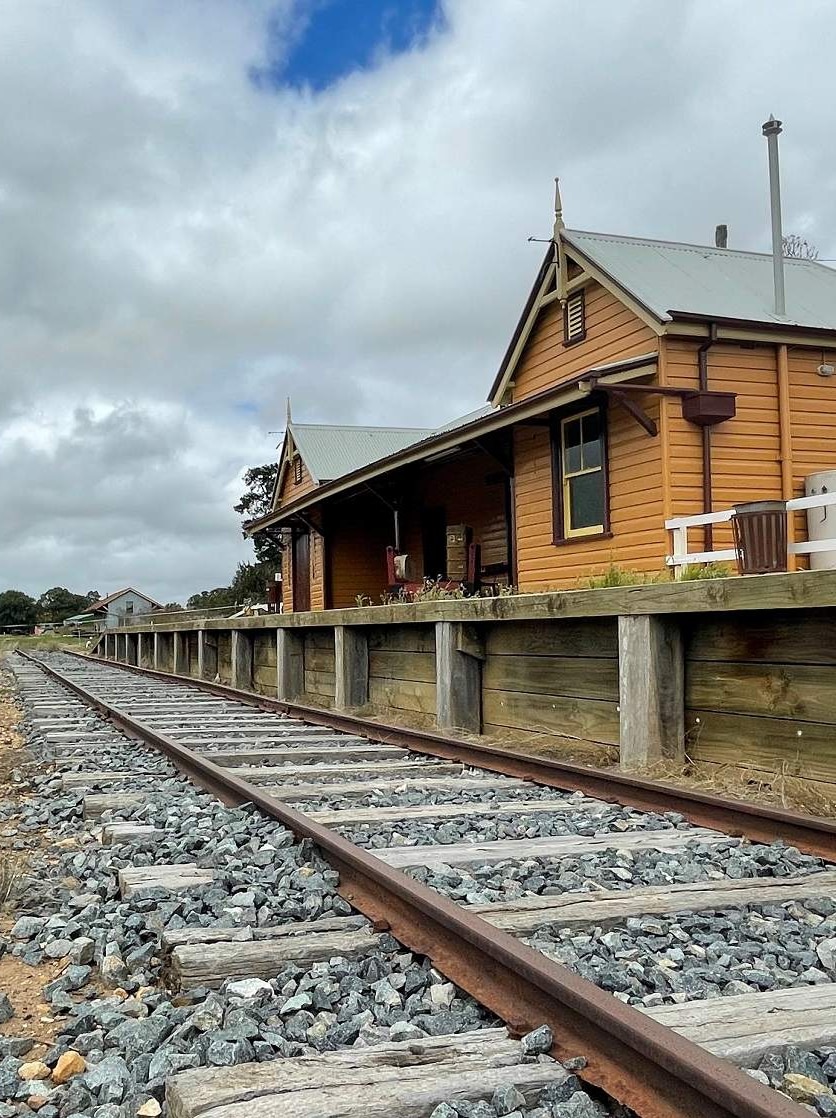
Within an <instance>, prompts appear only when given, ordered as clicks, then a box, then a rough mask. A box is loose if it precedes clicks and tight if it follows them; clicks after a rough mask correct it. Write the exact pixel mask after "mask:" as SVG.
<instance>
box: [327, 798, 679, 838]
mask: <svg viewBox="0 0 836 1118" xmlns="http://www.w3.org/2000/svg"><path fill="white" fill-rule="evenodd" d="M577 799H582V798H581V797H577ZM566 802H567V803H569V804H571V802H572V797H566ZM587 804H588V801H587ZM674 828H676V829H678V830H687V829H688V824H686V823H684V822H683V819H682V816H681V815H678V814H677V813H674V812H671V813H670V814H669V815H660V814H656V813H654V812H642V811H636V810H634V809H633V808H623V807H620V806H618V805H615V804H600V805H599V806H597V807H596V808H595V809H594V810H590V808H589V807H588V806H587V805H585V806H584V807H583V808H579V809H578V810H576V811H559V812H556V811H552V812H550V811H537V810H536V809H534V810H532V809H527V810H526V811H525V812H524V813H515V812H503V814H502V815H498V816H494V817H491V818H485V817H479V816H470V817H467V816H465V817H463V818H461V819H440V820H438V821H437V822H432V821H431V820H419V821H410V820H409V819H404V820H403V821H398V822H397V823H387V824H383V825H380V824H376V823H374V824H371V823H370V824H362V825H359V826H348V827H338V828H336V829H337V830H338V831H339V832H340V834H342V835H344V836H345V838H347V839H349V840H350V841H351V842H353V843H355V844H356V845H357V846H364V847H367V848H369V849H372V850H374V849H379V848H381V847H385V846H439V845H453V844H455V843H460V842H494V841H497V840H502V839H526V838H545V837H547V836H559V835H587V836H590V837H593V836H595V835H606V834H611V833H612V832H631V831H664V830H672V829H674Z"/></svg>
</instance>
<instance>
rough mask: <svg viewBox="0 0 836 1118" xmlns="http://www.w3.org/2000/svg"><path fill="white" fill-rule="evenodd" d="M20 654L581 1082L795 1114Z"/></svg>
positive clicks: (678, 1114) (709, 1109) (736, 1110)
mask: <svg viewBox="0 0 836 1118" xmlns="http://www.w3.org/2000/svg"><path fill="white" fill-rule="evenodd" d="M23 655H25V656H26V658H27V659H28V660H31V661H32V662H33V663H35V664H37V665H38V666H39V667H40V668H41V669H42V670H43V671H44V672H45V673H46V674H47V675H48V676H50V677H51V678H53V679H54V680H56V681H57V682H59V683H61V684H63V685H64V686H65V687H67V688H68V689H69V690H70V691H72V692H73V693H75V694H76V695H78V696H79V697H80V698H82V699H83V700H84V701H85V702H87V703H89V704H90V705H91V706H93V707H94V708H95V709H96V710H98V711H99V712H100V713H102V714H103V715H105V716H106V717H108V718H109V719H110V720H111V722H112V723H113V724H114V726H116V727H117V728H118V729H120V730H122V731H123V732H124V733H126V734H128V735H130V736H132V737H136V738H139V739H140V740H142V741H144V742H146V743H147V744H149V745H151V746H154V747H155V748H157V749H158V750H160V751H161V752H162V753H164V754H165V755H166V756H167V757H169V758H170V759H171V761H172V762H173V763H174V764H175V765H176V766H177V767H178V769H179V770H180V771H181V772H183V773H184V774H186V775H187V776H189V778H190V779H191V780H192V781H193V782H194V783H196V784H197V785H199V786H200V787H202V788H204V789H206V790H207V791H209V792H211V793H213V794H214V795H217V796H219V797H220V798H221V799H222V800H223V801H224V802H225V803H228V804H242V803H252V804H253V805H254V806H255V807H257V808H259V809H260V810H261V811H263V812H264V813H265V814H267V815H269V816H271V817H272V818H274V819H276V820H278V821H279V822H281V823H283V824H284V825H285V826H286V827H288V828H289V829H290V830H292V831H293V832H294V833H295V834H296V835H297V836H299V837H302V838H308V839H310V840H311V841H312V842H313V843H315V844H316V845H317V846H318V847H319V848H320V849H321V850H322V851H323V852H324V854H325V855H326V857H327V859H328V861H329V862H330V863H331V865H332V866H333V867H334V868H335V869H337V870H338V871H339V874H340V893H341V895H342V896H343V897H345V899H346V900H347V901H349V902H350V903H351V904H352V905H353V906H354V907H355V908H357V909H358V910H359V911H360V912H362V913H364V914H365V915H366V916H368V917H369V918H370V919H371V920H372V921H373V922H374V925H375V927H376V928H377V929H378V930H386V929H388V930H389V931H391V933H392V935H394V936H395V938H396V939H398V940H399V941H400V942H401V943H403V944H405V945H406V946H407V947H408V948H409V949H410V950H411V951H414V952H416V953H419V954H422V955H425V956H427V957H428V958H429V959H430V960H431V962H432V963H433V965H434V966H436V967H437V968H438V969H439V970H440V971H441V972H442V973H443V974H445V975H446V976H447V977H448V978H449V979H451V980H452V981H453V982H455V983H456V984H457V985H459V986H460V987H462V988H463V989H464V990H466V991H467V992H468V993H469V994H471V995H472V996H473V997H474V998H476V999H477V1000H478V1001H479V1002H480V1003H481V1004H482V1005H484V1006H486V1007H487V1008H488V1009H490V1010H491V1011H492V1012H494V1013H496V1014H497V1016H498V1017H500V1018H501V1019H502V1020H503V1021H504V1022H505V1023H506V1024H507V1026H508V1027H509V1029H510V1030H511V1031H512V1032H515V1033H518V1034H522V1033H525V1032H527V1031H529V1030H531V1029H534V1028H537V1027H538V1026H540V1025H542V1024H544V1023H545V1024H548V1025H549V1026H550V1027H551V1029H552V1031H553V1033H554V1037H555V1044H554V1048H553V1050H552V1051H553V1054H554V1055H555V1056H556V1057H557V1058H558V1059H567V1058H570V1057H572V1056H578V1055H583V1056H584V1057H586V1059H587V1061H588V1062H587V1065H586V1067H585V1068H584V1069H583V1070H582V1071H580V1072H579V1074H580V1075H581V1077H582V1078H583V1079H584V1080H585V1081H586V1082H587V1083H589V1084H592V1085H593V1086H596V1087H599V1088H601V1089H602V1090H604V1091H606V1092H607V1094H608V1095H610V1096H611V1097H612V1098H614V1099H616V1100H618V1101H619V1102H621V1103H623V1104H625V1105H627V1106H629V1107H631V1108H632V1109H633V1110H635V1111H636V1112H637V1113H638V1114H639V1115H641V1116H642V1118H799V1115H800V1114H801V1111H800V1109H799V1108H798V1107H797V1106H796V1104H795V1103H793V1102H792V1101H791V1100H789V1099H788V1098H786V1097H785V1096H783V1095H780V1094H778V1093H777V1092H775V1091H773V1090H772V1089H771V1088H768V1087H765V1086H763V1085H762V1084H760V1083H757V1082H755V1081H753V1080H752V1079H751V1078H750V1077H749V1076H747V1075H746V1074H745V1073H744V1072H742V1071H740V1070H739V1069H738V1068H736V1067H735V1066H734V1065H733V1064H731V1063H728V1062H726V1061H724V1060H721V1059H719V1058H718V1057H716V1056H713V1055H712V1054H711V1053H710V1052H708V1051H706V1050H705V1049H704V1048H701V1047H699V1046H698V1045H696V1044H694V1043H692V1042H691V1041H689V1040H686V1039H685V1038H684V1037H682V1036H679V1035H678V1034H677V1033H675V1032H673V1031H672V1030H670V1029H668V1028H666V1027H665V1026H662V1025H659V1024H658V1023H657V1022H655V1021H653V1020H652V1019H650V1018H648V1017H646V1016H645V1015H644V1014H642V1013H641V1012H640V1011H639V1010H637V1009H634V1008H633V1007H632V1006H629V1005H626V1004H625V1003H623V1002H621V1001H619V1000H618V999H617V998H615V997H613V996H612V995H611V994H608V993H606V992H605V991H603V990H600V989H598V987H596V986H595V985H593V984H592V983H591V982H588V981H587V980H585V979H582V978H579V977H578V976H577V975H574V974H573V973H572V972H571V971H569V970H568V969H567V968H566V967H563V966H561V965H559V964H557V963H554V962H552V961H550V960H548V959H546V958H545V957H544V956H543V955H541V954H540V953H539V952H537V951H535V950H534V949H532V948H530V947H528V946H526V945H525V944H523V943H521V942H519V941H518V940H516V939H515V938H513V937H512V936H510V935H508V934H507V933H506V932H503V931H500V930H499V929H497V928H494V927H493V926H492V925H490V924H488V923H487V922H486V921H484V920H482V919H481V918H480V917H478V916H475V915H473V914H472V913H469V912H468V911H467V910H466V909H464V908H461V907H459V906H458V905H456V904H455V903H454V902H453V901H451V900H449V899H448V898H446V897H443V896H441V895H440V894H438V893H436V892H434V891H433V890H431V889H429V888H427V887H426V886H424V885H421V884H420V883H419V882H417V881H415V880H413V879H412V878H410V877H409V876H407V875H406V874H405V873H403V872H401V871H400V870H396V869H393V868H391V867H390V866H387V865H386V864H385V863H383V862H381V861H380V860H379V859H377V858H375V857H374V855H372V854H369V853H368V852H367V851H365V850H363V849H362V848H360V847H358V846H355V845H354V844H353V843H351V842H349V841H348V840H347V839H345V838H343V837H341V836H340V835H338V834H336V833H335V832H334V831H332V830H330V829H329V828H327V827H324V826H322V825H320V824H318V823H315V822H313V821H312V820H310V819H309V818H307V816H305V815H304V814H303V813H302V812H300V811H297V810H296V809H294V808H291V807H289V806H287V805H286V804H283V803H280V802H279V801H277V800H274V799H273V798H272V797H271V796H270V795H268V794H267V793H265V792H264V791H262V790H261V789H260V788H258V787H256V786H253V785H250V784H248V783H246V782H245V781H243V780H241V779H240V778H237V777H234V776H232V775H230V773H229V772H228V770H225V769H223V768H221V767H220V766H218V765H215V764H213V763H212V762H211V761H207V760H206V759H205V758H203V757H201V756H200V755H199V754H197V753H195V752H194V751H193V750H191V749H188V748H186V747H185V746H183V745H180V744H179V743H178V742H176V741H174V740H172V739H171V738H169V737H167V736H166V735H164V734H161V733H159V732H157V731H155V730H153V729H151V728H150V727H148V726H145V725H144V724H143V723H141V722H140V721H138V720H136V719H134V718H133V717H131V715H130V714H128V713H127V712H126V711H124V710H121V709H119V708H118V707H116V706H112V705H110V704H109V703H106V702H104V701H103V700H102V699H100V698H98V697H97V696H96V695H95V694H93V693H91V692H90V691H88V690H87V689H86V688H84V687H82V686H81V685H80V684H79V683H76V682H75V681H74V680H72V679H71V678H69V677H68V676H66V675H64V674H63V673H62V672H59V671H57V670H56V669H55V668H53V667H51V666H50V665H48V664H45V663H44V662H42V661H40V660H37V659H36V658H35V657H32V656H29V655H28V654H26V653H24V654H23ZM90 659H92V660H94V662H96V663H98V664H99V665H101V664H102V661H101V660H100V659H97V658H90ZM160 674H162V675H164V676H165V674H166V673H160ZM166 678H172V677H170V676H166ZM178 678H180V679H182V680H183V681H185V677H178Z"/></svg>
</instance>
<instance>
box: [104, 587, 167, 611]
mask: <svg viewBox="0 0 836 1118" xmlns="http://www.w3.org/2000/svg"><path fill="white" fill-rule="evenodd" d="M123 594H136V596H137V598H144V599H145V601H146V602H150V603H151V605H152V606H156V607H157V608H158V609H162V608H163V607H162V606H161V605H160V603H159V602H157V601H155V600H154V599H153V598H149V597H148V595H147V594H143V593H142V592H141V591H139V590H134V588H133V587H132V586H126V587H124V588H123V589H122V590H114V592H113V593H112V594H108V595H107V597H106V598H99V600H98V602H91V603H90V605H89V606H88V607H87V609H88V610H91V611H92V610H99V609H107V607H108V606H109V605H110V603H111V602H112V601H113V600H114V599H115V598H121V597H122V595H123Z"/></svg>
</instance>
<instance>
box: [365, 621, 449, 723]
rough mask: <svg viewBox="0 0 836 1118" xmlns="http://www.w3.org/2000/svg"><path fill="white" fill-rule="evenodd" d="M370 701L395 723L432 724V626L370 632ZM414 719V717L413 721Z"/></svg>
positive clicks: (434, 686)
mask: <svg viewBox="0 0 836 1118" xmlns="http://www.w3.org/2000/svg"><path fill="white" fill-rule="evenodd" d="M369 702H370V703H371V705H372V706H373V707H374V708H375V711H376V713H378V714H380V715H381V716H382V717H384V718H386V719H389V720H391V721H392V722H397V721H398V719H399V715H402V713H403V712H409V714H410V720H411V721H413V722H414V721H416V720H417V721H418V722H420V723H422V724H425V725H427V726H432V725H434V724H435V713H436V685H435V630H434V627H433V626H431V625H415V626H413V625H409V626H407V625H404V626H390V627H389V628H380V629H372V630H371V632H370V633H369ZM416 716H417V718H416Z"/></svg>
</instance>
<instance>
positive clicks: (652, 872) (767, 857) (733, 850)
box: [407, 839, 825, 904]
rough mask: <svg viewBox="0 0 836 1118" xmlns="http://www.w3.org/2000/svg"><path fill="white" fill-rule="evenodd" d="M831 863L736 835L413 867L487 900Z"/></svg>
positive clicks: (466, 896) (461, 897)
mask: <svg viewBox="0 0 836 1118" xmlns="http://www.w3.org/2000/svg"><path fill="white" fill-rule="evenodd" d="M824 868H825V863H824V862H823V861H822V859H820V858H815V857H812V856H811V855H808V854H802V853H801V852H800V851H799V850H796V849H795V848H794V847H791V846H786V845H784V844H783V843H780V842H775V843H770V844H767V843H747V842H745V841H744V840H742V839H729V840H727V841H726V842H722V843H719V844H717V845H715V846H705V845H700V844H699V843H697V842H694V843H688V844H687V845H686V846H685V847H684V848H683V849H682V850H677V851H659V850H633V851H631V850H613V849H605V850H601V851H597V852H596V853H594V854H584V855H580V856H575V857H571V858H565V857H564V858H560V859H552V858H545V857H544V858H527V859H525V860H522V861H511V860H507V861H503V862H497V863H493V864H490V865H482V866H478V865H477V866H466V867H458V866H456V867H453V866H448V865H440V866H436V867H433V868H428V867H426V866H414V867H411V868H410V869H409V870H408V871H407V872H408V873H409V874H411V876H412V877H414V878H415V879H416V880H417V881H420V882H422V884H425V885H428V886H429V887H430V888H432V889H435V890H437V891H438V892H440V893H443V894H444V895H445V896H448V897H451V898H452V899H453V900H457V901H463V902H465V903H467V904H487V903H489V902H491V901H513V900H518V899H519V898H520V897H531V896H544V897H547V896H560V895H562V894H563V893H575V892H590V893H594V892H595V891H597V890H600V889H630V888H633V887H634V886H639V885H647V886H650V885H670V884H671V883H673V882H683V883H685V882H694V881H710V880H714V881H722V880H723V879H725V878H731V879H733V880H737V879H740V878H744V877H764V878H771V877H796V876H798V875H800V874H807V873H814V872H816V871H817V870H821V869H824Z"/></svg>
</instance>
